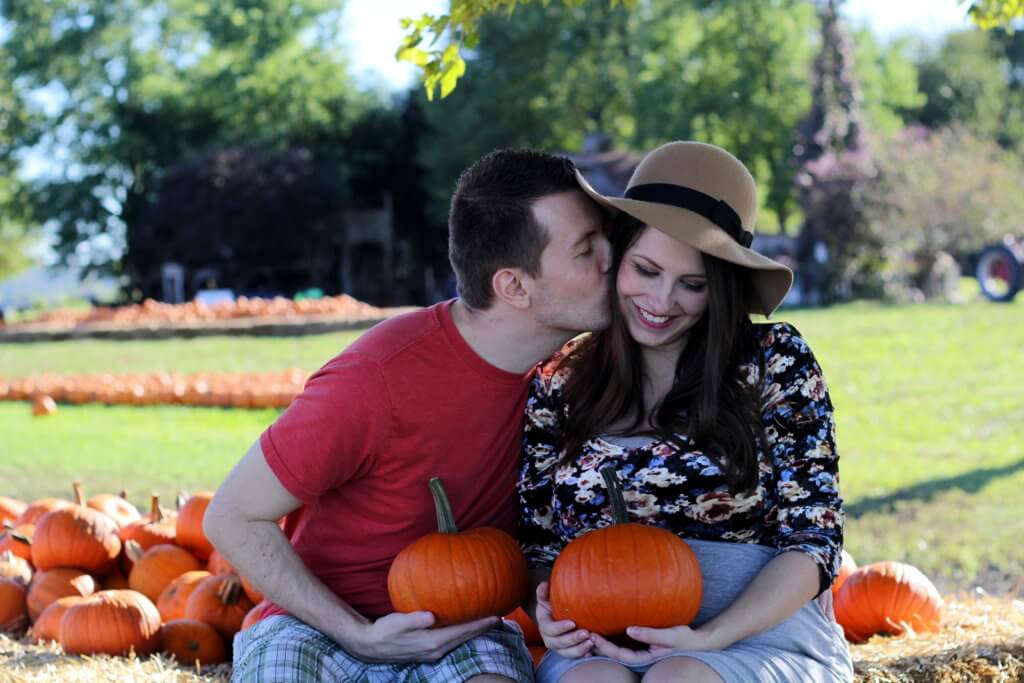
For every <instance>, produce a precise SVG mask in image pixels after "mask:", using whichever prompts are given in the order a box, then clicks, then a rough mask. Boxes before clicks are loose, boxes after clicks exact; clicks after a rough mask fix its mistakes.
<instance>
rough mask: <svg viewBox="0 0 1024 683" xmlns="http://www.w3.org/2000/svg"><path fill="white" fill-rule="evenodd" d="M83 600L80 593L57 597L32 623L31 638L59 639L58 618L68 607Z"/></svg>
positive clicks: (41, 639)
mask: <svg viewBox="0 0 1024 683" xmlns="http://www.w3.org/2000/svg"><path fill="white" fill-rule="evenodd" d="M82 600H85V598H84V597H82V596H81V595H69V596H68V597H66V598H57V599H56V600H54V601H53V602H51V603H50V605H49V606H48V607H47V608H46V609H44V610H43V612H42V614H40V615H39V618H38V619H36V621H35V623H34V624H32V638H34V639H35V640H37V641H39V642H44V641H48V640H53V641H58V642H59V641H60V620H61V619H63V618H64V613H65V612H67V611H68V607H71V605H74V604H77V603H79V602H81V601H82Z"/></svg>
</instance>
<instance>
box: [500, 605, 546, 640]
mask: <svg viewBox="0 0 1024 683" xmlns="http://www.w3.org/2000/svg"><path fill="white" fill-rule="evenodd" d="M503 618H504V619H505V620H506V621H514V622H515V623H517V624H519V628H521V629H523V638H524V639H525V640H526V644H527V645H543V644H544V639H543V638H542V637H541V635H540V629H539V628H537V624H536V622H534V620H533V619H531V618H530V615H529V614H527V613H526V611H525V610H523V608H522V607H517V608H516V609H515V611H513V612H512V613H510V614H506V615H505V616H504V617H503Z"/></svg>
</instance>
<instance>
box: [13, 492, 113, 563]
mask: <svg viewBox="0 0 1024 683" xmlns="http://www.w3.org/2000/svg"><path fill="white" fill-rule="evenodd" d="M74 490H75V500H76V501H77V503H76V504H75V505H68V506H67V507H62V508H58V509H56V510H52V511H51V512H47V513H46V514H45V515H43V516H42V517H40V518H39V521H38V523H37V524H36V532H35V535H34V536H33V537H32V564H34V565H35V566H36V568H37V569H40V570H42V571H46V570H48V569H55V568H57V567H77V568H79V569H83V570H85V571H87V572H89V573H91V574H97V575H99V576H103V575H105V574H107V573H109V572H110V571H111V570H112V569H113V568H114V567H115V566H116V565H117V556H118V554H120V552H121V539H120V537H119V536H118V534H117V531H118V530H117V525H116V524H115V523H114V520H112V519H110V518H109V517H107V516H106V515H105V514H103V513H102V512H99V511H98V510H93V509H91V508H88V507H86V506H85V505H84V504H83V500H82V487H81V485H80V484H78V483H77V482H76V483H75V486H74Z"/></svg>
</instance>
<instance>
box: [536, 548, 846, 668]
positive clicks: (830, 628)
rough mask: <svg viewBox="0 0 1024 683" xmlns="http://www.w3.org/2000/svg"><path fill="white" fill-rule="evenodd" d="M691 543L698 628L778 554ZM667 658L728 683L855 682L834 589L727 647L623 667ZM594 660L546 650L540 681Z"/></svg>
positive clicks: (683, 653) (595, 657)
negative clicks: (698, 589) (703, 668)
mask: <svg viewBox="0 0 1024 683" xmlns="http://www.w3.org/2000/svg"><path fill="white" fill-rule="evenodd" d="M687 543H689V544H690V547H691V548H693V551H694V552H695V553H696V554H697V558H698V559H699V560H700V571H701V577H702V578H703V579H704V597H703V599H702V600H701V605H700V611H699V612H697V618H696V619H695V620H694V622H693V625H694V626H700V625H701V624H703V623H705V622H706V621H708V620H709V619H711V618H712V617H714V616H716V615H717V614H719V613H721V612H722V611H723V610H725V608H727V607H728V606H729V605H731V604H732V603H733V602H735V600H736V598H738V597H739V595H740V593H742V592H743V591H744V590H745V589H746V588H747V586H749V585H750V583H751V581H753V579H754V577H755V576H756V575H757V573H758V572H759V571H761V568H762V567H764V565H766V564H767V563H768V562H769V561H770V560H771V559H772V558H773V557H775V554H776V549H775V548H770V547H767V546H763V545H754V544H751V543H723V542H712V541H687ZM667 657H692V658H693V659H697V660H700V661H701V662H703V663H704V664H707V665H708V666H709V667H711V668H712V669H713V670H714V671H715V673H717V674H718V675H719V676H721V678H722V680H724V681H725V683H749V682H750V681H759V682H761V683H793V682H799V683H805V682H807V683H811V682H813V683H819V682H821V683H848V682H850V681H852V680H853V663H852V662H851V660H850V649H849V646H848V645H847V644H846V639H845V638H844V637H843V630H842V628H840V626H839V625H838V624H836V621H835V617H834V616H833V614H832V593H831V591H825V592H824V593H822V595H821V596H820V597H818V598H816V599H814V600H811V601H810V602H808V603H807V604H806V605H804V606H803V607H801V608H800V609H799V610H798V611H797V612H796V613H795V614H794V615H793V616H791V617H789V618H788V619H786V620H785V621H783V622H782V623H781V624H778V625H777V626H774V627H773V628H770V629H768V630H767V631H762V632H761V633H759V634H757V635H755V636H751V637H750V638H747V639H746V640H741V641H739V642H738V643H735V644H733V645H731V646H729V647H727V648H726V649H724V650H716V651H710V652H674V653H672V654H671V655H666V656H664V657H660V658H658V659H657V660H654V661H652V662H651V663H649V664H644V665H624V666H628V667H629V668H630V669H632V670H633V671H635V672H637V673H643V672H645V671H647V670H648V669H650V668H651V667H652V666H653V665H654V664H655V663H656V662H658V661H661V660H662V659H666V658H667ZM594 660H598V661H601V660H608V658H607V657H601V656H594V657H587V658H584V659H567V658H565V657H562V656H560V655H557V654H555V653H554V652H548V653H547V654H546V655H544V659H543V661H541V663H540V666H539V667H538V668H537V683H555V682H556V681H558V680H559V679H560V678H561V677H562V676H563V675H564V674H565V673H566V672H567V671H569V669H571V668H573V667H574V666H577V665H579V664H582V663H584V662H589V661H594ZM608 661H612V660H608Z"/></svg>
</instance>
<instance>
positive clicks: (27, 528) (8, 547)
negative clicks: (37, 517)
mask: <svg viewBox="0 0 1024 683" xmlns="http://www.w3.org/2000/svg"><path fill="white" fill-rule="evenodd" d="M35 533H36V525H35V524H19V525H18V526H16V527H14V528H12V529H4V530H3V532H0V552H7V551H10V552H12V553H14V554H15V555H17V556H18V557H20V558H21V559H23V560H25V561H26V562H31V561H32V537H33V536H34V535H35Z"/></svg>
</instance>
